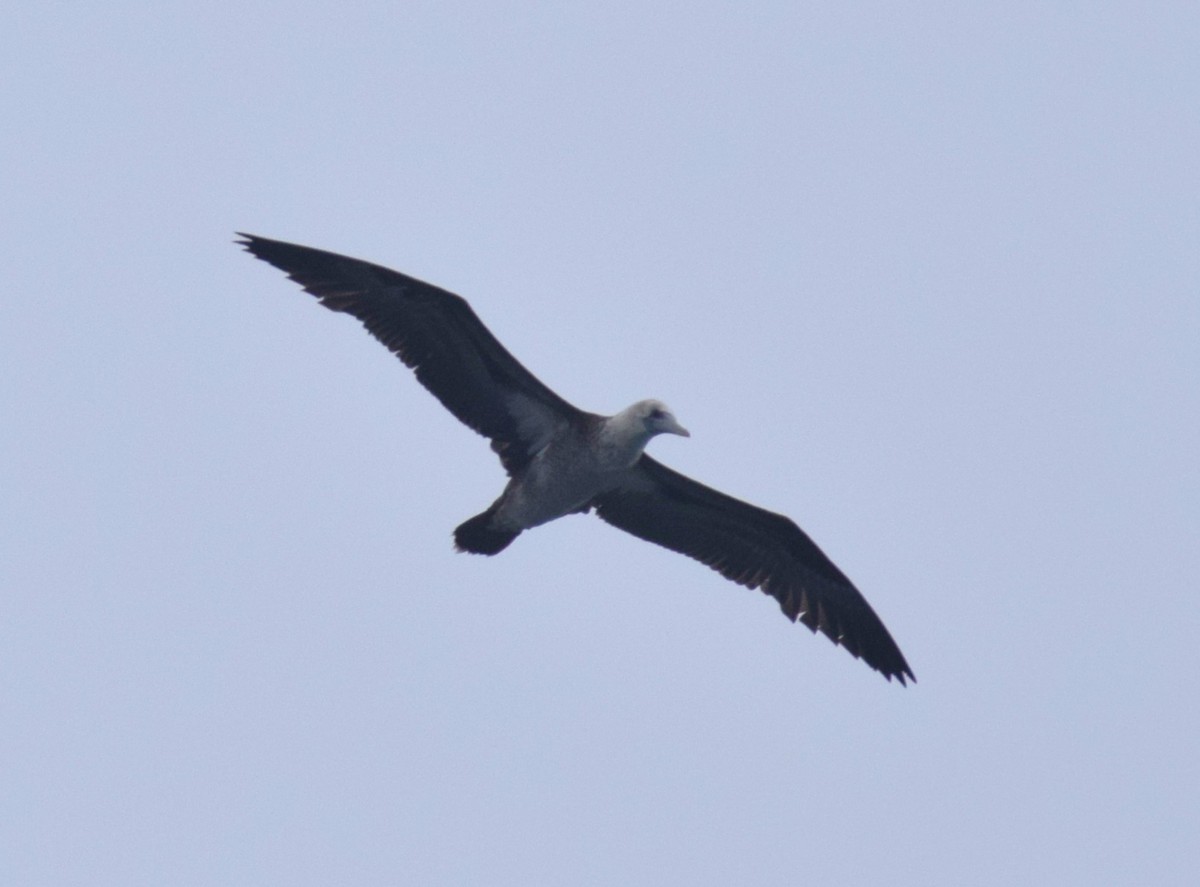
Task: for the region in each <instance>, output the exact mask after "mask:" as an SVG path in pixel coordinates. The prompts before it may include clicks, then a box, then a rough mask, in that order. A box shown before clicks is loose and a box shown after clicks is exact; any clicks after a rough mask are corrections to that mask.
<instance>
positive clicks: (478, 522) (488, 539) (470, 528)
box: [454, 505, 521, 554]
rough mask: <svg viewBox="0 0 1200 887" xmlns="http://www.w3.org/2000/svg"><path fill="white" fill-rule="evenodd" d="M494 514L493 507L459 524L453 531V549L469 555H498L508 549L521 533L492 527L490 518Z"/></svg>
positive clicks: (494, 507)
mask: <svg viewBox="0 0 1200 887" xmlns="http://www.w3.org/2000/svg"><path fill="white" fill-rule="evenodd" d="M495 513H496V506H495V505H493V506H492V507H491V508H489V509H488V510H487V511H485V512H484V513H483V514H477V515H475V516H474V517H473V518H471V519H470V520H469V521H465V522H464V523H462V524H460V525H459V527H458V529H457V530H455V531H454V547H455V548H457V549H458V550H459V551H469V552H471V554H499V553H500V552H501V551H503V550H504V549H506V548H508V546H509V543H511V542H512V541H513V540H514V539H516V538H517V537H518V536H520V535H521V531H520V530H516V531H513V530H501V529H499V528H498V527H493V526H492V517H493V516H494V515H495Z"/></svg>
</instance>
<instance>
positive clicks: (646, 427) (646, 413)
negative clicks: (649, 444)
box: [621, 400, 691, 440]
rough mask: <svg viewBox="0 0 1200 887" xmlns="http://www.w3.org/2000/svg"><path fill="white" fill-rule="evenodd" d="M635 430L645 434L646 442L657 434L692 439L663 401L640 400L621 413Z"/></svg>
mask: <svg viewBox="0 0 1200 887" xmlns="http://www.w3.org/2000/svg"><path fill="white" fill-rule="evenodd" d="M621 415H622V416H624V417H627V421H628V422H629V424H630V425H631V426H632V427H633V428H638V429H639V430H640V431H641V432H642V433H644V434H645V437H646V440H649V439H650V438H652V437H654V435H656V434H678V435H679V436H680V437H691V434H689V433H688V430H687V429H686V428H684V427H683V426H682V425H680V424H679V421H678V420H677V419H676V418H675V416H674V414H673V413H672V412H671V411H670V410H669V409H667V405H666V404H665V403H663V402H662V401H661V400H640V401H638V402H637V403H635V404H634V405H633V406H631V407H629V409H627V410H625V411H624V412H623V413H621Z"/></svg>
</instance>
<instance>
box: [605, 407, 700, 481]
mask: <svg viewBox="0 0 1200 887" xmlns="http://www.w3.org/2000/svg"><path fill="white" fill-rule="evenodd" d="M600 434H601V439H602V440H603V441H604V443H605V444H606V448H607V449H608V450H609V452H610V453H611V457H612V458H614V459H615V460H616V461H617V462H618V463H620V464H624V465H632V464H633V463H634V462H636V461H637V460H638V458H640V457H641V455H642V450H643V449H645V446H646V444H647V443H649V442H650V438H652V437H654V435H656V434H678V435H680V436H682V437H691V435H690V434H688V431H687V429H686V428H684V427H683V426H682V425H680V424H679V422H677V421H676V420H675V417H674V416H673V415H671V411H670V410H668V409H667V407H666V404H664V403H662V402H661V401H657V400H642V401H638V402H637V403H635V404H634V405H633V406H631V407H626V408H625V409H623V410H621V412H619V413H617V414H616V415H615V416H610V417H609V418H608V419H606V420H605V422H604V426H603V429H602V430H601V432H600Z"/></svg>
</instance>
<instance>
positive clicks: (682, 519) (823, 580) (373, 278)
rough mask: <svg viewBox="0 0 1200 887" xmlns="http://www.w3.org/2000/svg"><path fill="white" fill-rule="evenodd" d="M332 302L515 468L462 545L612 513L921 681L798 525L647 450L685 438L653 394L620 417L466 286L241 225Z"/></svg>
mask: <svg viewBox="0 0 1200 887" xmlns="http://www.w3.org/2000/svg"><path fill="white" fill-rule="evenodd" d="M238 236H239V237H240V238H241V240H239V241H238V244H239V245H240V246H243V247H244V248H245V249H246V250H247V251H248V252H249V253H251V254H252V255H253V256H255V257H256V258H259V259H262V260H263V261H264V262H267V263H268V264H271V265H274V266H275V267H276V268H278V269H279V270H281V271H283V272H284V273H285V274H287V276H288V277H290V278H291V279H292V280H294V281H295V282H296V283H298V284H300V286H301V287H303V288H304V290H305V291H306V292H308V293H311V294H312V295H314V296H316V297H317V298H318V299H319V300H320V301H321V304H323V305H324V306H325V307H326V308H329V309H330V310H332V311H341V312H344V313H346V314H349V315H351V316H353V317H356V318H357V319H358V320H359V321H361V322H362V324H363V326H365V327H366V328H367V331H368V332H370V333H371V335H373V336H374V337H375V338H376V339H378V340H379V341H380V342H382V343H383V344H384V345H385V346H387V348H388V349H389V350H390V351H391V352H392V353H393V354H395V355H396V356H397V357H399V358H400V360H401V361H403V362H404V364H405V365H406V366H408V367H410V368H411V369H412V370H413V371H414V372H415V373H416V376H417V380H418V381H419V382H420V383H421V384H422V385H424V386H425V387H426V388H427V389H429V391H430V392H431V393H432V394H433V396H434V397H436V398H437V399H438V400H440V401H441V402H442V404H443V405H444V406H445V407H446V409H448V410H449V411H450V412H451V413H453V414H454V415H455V417H457V418H458V419H459V420H460V421H461V422H463V424H465V425H467V426H468V427H469V428H471V429H473V430H474V431H476V432H478V433H479V434H482V435H483V436H484V437H487V438H489V439H490V440H491V442H492V449H493V450H494V451H495V452H496V454H497V455H498V456H499V457H500V462H501V464H502V465H503V467H504V470H505V472H507V474H508V483H507V485H506V486H505V487H504V491H503V492H502V493H501V494H500V497H499V498H498V499H496V501H495V502H493V503H492V504H491V505H490V506H489V507H488V508H487V509H486V510H485V511H483V512H481V513H480V514H477V515H476V516H475V517H472V518H470V519H469V520H467V521H465V522H464V523H462V524H461V525H460V526H459V527H458V528H457V529H456V530H455V531H454V544H455V547H456V548H457V549H458V550H459V551H466V552H471V553H474V554H485V555H493V554H497V553H499V552H500V551H503V550H504V549H505V548H506V547H508V545H509V544H510V543H511V542H512V541H513V540H514V539H516V538H517V536H519V535H520V534H521V533H522V532H524V531H525V530H529V529H532V528H533V527H536V526H539V525H541V524H544V523H547V522H548V521H552V520H554V519H556V518H559V517H563V516H564V515H567V514H583V513H587V512H593V511H594V512H595V513H596V515H597V516H598V517H599V518H600V519H601V520H603V521H605V522H607V523H609V524H612V525H613V526H614V527H617V528H619V529H622V530H624V531H626V532H627V533H632V534H633V535H634V536H637V537H639V538H641V539H645V540H646V541H648V542H653V543H655V544H656V545H661V546H663V547H664V548H668V549H670V550H672V551H676V552H678V553H680V554H684V555H687V556H688V557H690V558H694V559H695V560H698V561H700V562H701V563H702V564H705V565H706V566H708V567H711V568H712V569H714V570H716V571H717V572H718V573H720V574H721V575H722V576H724V577H725V578H727V579H730V580H732V581H734V582H736V583H738V584H739V585H744V586H746V587H748V588H758V589H761V590H762V591H763V592H764V593H766V594H769V595H771V597H773V598H775V600H776V601H778V602H779V606H780V608H781V609H782V610H783V613H784V615H786V616H787V617H788V618H789V619H791V620H792V621H793V622H795V621H797V620H798V621H800V622H801V623H803V624H804V625H806V626H807V627H808V628H810V629H811V630H812V631H813V632H816V631H820V632H822V633H823V634H824V635H825V636H826V637H828V638H829V639H830V640H831V641H833V642H834V643H835V644H840V645H841V646H842V647H844V648H845V649H846V650H847V651H849V652H850V653H851V654H852V655H853V656H855V657H860V658H861V659H862V660H863V661H864V662H866V664H867V665H869V666H871V668H873V669H875V670H876V671H878V672H880V673H881V674H882V675H883V676H884V677H886V678H887V679H888V680H889V681H890V680H891V679H892V678H896V680H897V681H899V683H900V684H902V685H903V684H905V681H906V679H907V680H912V681H915V680H916V678H915V677H914V676H913V672H912V669H911V668H909V665H908V663H907V662H906V661H905V659H904V654H902V653H901V652H900V648H899V647H898V646H896V642H895V641H894V640H892V636H891V634H890V633H889V632H888V630H887V628H886V627H885V626H884V624H883V622H882V621H881V620H880V618H879V617H878V616H876V615H875V611H874V610H872V609H871V605H870V604H868V603H867V601H866V599H865V598H864V597H863V596H862V594H860V593H859V591H858V589H857V588H855V587H854V585H853V583H851V582H850V580H849V579H847V578H846V575H845V574H844V573H843V572H842V571H841V570H839V569H838V568H837V567H836V566H835V565H834V563H833V562H832V561H831V560H830V559H829V558H828V557H826V556H825V553H824V552H822V551H821V549H819V548H818V547H817V546H816V544H815V543H814V542H813V541H812V540H811V539H810V538H809V537H808V535H807V534H805V533H804V531H803V530H801V529H800V528H799V527H798V526H796V524H795V523H793V522H792V521H791V520H789V519H788V518H786V517H784V516H783V515H780V514H775V513H773V512H770V511H767V510H765V509H762V508H759V507H757V506H754V505H751V504H749V503H747V502H743V501H741V500H740V499H735V498H733V497H732V496H728V495H726V494H725V493H721V492H718V491H717V490H714V489H712V488H710V487H707V486H705V485H704V484H701V483H699V482H698V481H694V480H692V479H691V478H689V477H685V476H684V475H682V474H680V473H679V472H677V471H673V470H671V469H670V468H668V467H667V466H665V465H663V464H662V463H660V462H658V461H656V460H655V459H652V458H651V457H650V456H648V455H646V453H645V447H646V444H647V443H649V441H650V439H651V438H653V437H654V436H655V435H658V434H678V435H682V436H684V437H688V436H689V435H688V432H687V430H686V429H685V428H684V427H683V426H682V425H680V424H679V422H678V420H676V418H675V416H674V415H672V413H671V411H670V410H669V409H667V407H666V406H665V405H664V404H662V403H660V402H659V401H657V400H643V401H639V402H638V403H635V404H633V406H631V407H628V408H627V409H625V410H622V411H621V412H619V413H617V414H616V415H615V416H601V415H597V414H595V413H589V412H585V411H584V410H581V409H579V408H578V407H575V406H572V405H571V404H569V403H567V401H565V400H564V399H563V398H562V397H560V396H559V395H558V394H556V393H555V392H554V391H552V390H551V389H550V388H548V387H546V385H544V384H543V383H542V382H541V381H539V380H538V379H537V377H536V376H534V375H533V374H532V373H531V372H529V370H527V369H525V367H524V366H522V365H521V364H520V363H519V362H518V361H517V359H516V358H515V357H513V356H512V355H511V354H510V353H509V352H508V351H507V350H506V349H505V348H504V346H503V345H501V344H500V342H499V341H498V340H497V339H496V337H495V336H493V335H492V334H491V332H489V330H488V328H487V327H485V326H484V325H483V322H482V321H480V319H479V318H478V316H476V314H475V312H474V311H473V310H471V307H470V306H469V305H468V304H467V302H466V300H465V299H463V298H462V297H460V296H456V295H454V294H453V293H450V292H447V291H446V290H443V289H439V288H438V287H436V286H433V285H431V284H428V283H424V282H422V281H420V280H417V279H415V278H412V277H409V276H408V275H406V274H401V273H399V272H398V271H392V270H390V269H388V268H384V267H381V266H379V265H373V264H371V263H369V262H364V261H361V260H359V259H352V258H349V257H347V256H342V255H338V254H337V253H331V252H326V251H325V250H319V249H312V248H311V247H306V246H298V245H296V244H292V243H284V242H282V241H278V240H269V239H267V238H265V237H257V236H255V235H253V234H239V235H238Z"/></svg>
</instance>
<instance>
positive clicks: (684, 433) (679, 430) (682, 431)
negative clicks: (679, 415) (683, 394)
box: [663, 419, 692, 437]
mask: <svg viewBox="0 0 1200 887" xmlns="http://www.w3.org/2000/svg"><path fill="white" fill-rule="evenodd" d="M663 430H664V431H666V432H667V433H668V434H678V435H679V436H680V437H691V436H692V433H691V432H690V431H688V430H687V429H686V428H684V427H683V426H682V425H680V424H679V423H678V422H676V421H675V420H674V419H672V420H671V424H670V426H668V427H667V428H664V429H663Z"/></svg>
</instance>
